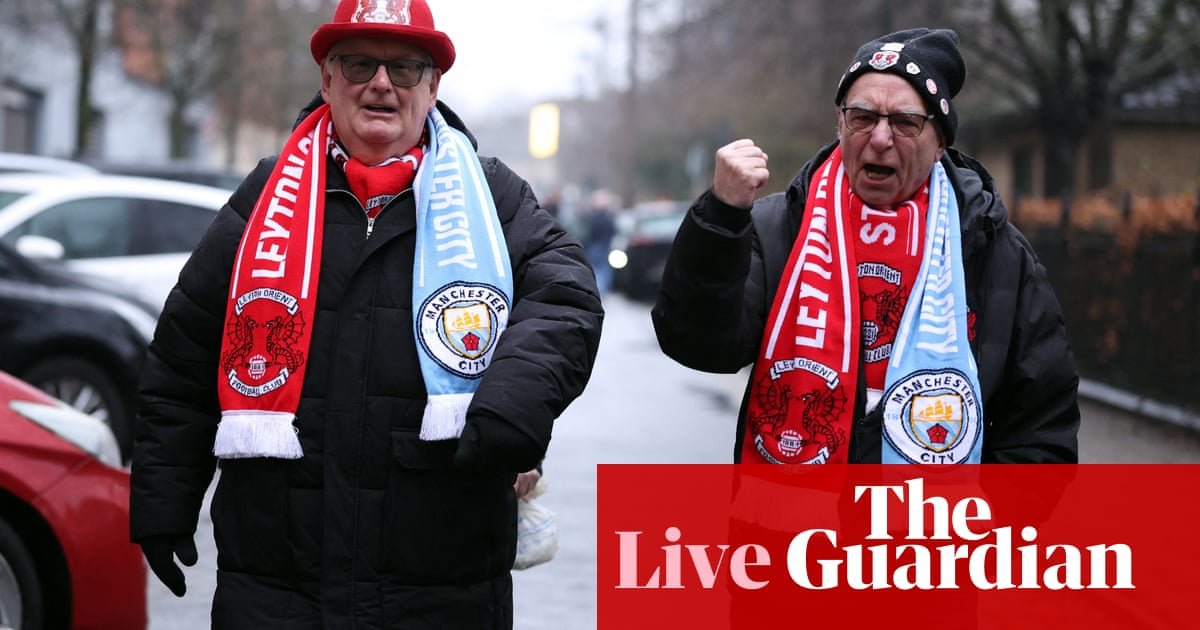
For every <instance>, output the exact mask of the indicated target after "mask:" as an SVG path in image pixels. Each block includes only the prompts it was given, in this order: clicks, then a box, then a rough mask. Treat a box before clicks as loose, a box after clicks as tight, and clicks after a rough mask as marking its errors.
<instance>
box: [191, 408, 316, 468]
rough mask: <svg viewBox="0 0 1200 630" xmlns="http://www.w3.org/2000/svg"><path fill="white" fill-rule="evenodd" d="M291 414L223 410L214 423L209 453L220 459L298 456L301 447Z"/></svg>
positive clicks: (299, 456)
mask: <svg viewBox="0 0 1200 630" xmlns="http://www.w3.org/2000/svg"><path fill="white" fill-rule="evenodd" d="M293 418H295V415H294V414H290V413H279V412H269V411H226V412H223V413H222V414H221V422H220V423H219V424H218V425H217V437H216V440H215V442H214V443H213V454H214V455H216V456H217V457H220V458H223V459H244V458H248V457H278V458H281V459H300V458H301V457H303V456H304V450H303V449H302V448H301V447H300V437H299V435H298V434H297V431H296V429H295V428H293V427H292V419H293Z"/></svg>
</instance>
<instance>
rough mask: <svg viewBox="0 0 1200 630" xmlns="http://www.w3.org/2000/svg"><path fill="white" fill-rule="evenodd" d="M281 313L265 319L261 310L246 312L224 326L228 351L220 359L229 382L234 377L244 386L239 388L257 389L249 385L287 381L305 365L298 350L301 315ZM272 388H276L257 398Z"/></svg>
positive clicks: (283, 310) (302, 331)
mask: <svg viewBox="0 0 1200 630" xmlns="http://www.w3.org/2000/svg"><path fill="white" fill-rule="evenodd" d="M280 310H282V313H278V314H270V313H268V314H267V315H268V316H266V317H264V316H263V311H261V310H259V311H256V312H253V313H252V312H251V311H250V310H249V309H247V310H245V311H243V312H242V313H240V314H236V315H234V317H233V318H232V319H231V320H230V321H229V323H228V324H227V325H226V327H225V334H226V335H227V336H228V337H229V345H228V347H229V350H228V351H227V352H225V353H224V354H223V355H222V356H221V369H222V372H223V373H224V374H228V375H230V378H231V380H232V379H235V378H236V379H237V380H238V381H239V382H241V383H243V384H244V385H245V388H239V389H248V390H256V388H254V386H252V385H250V383H263V382H264V381H266V382H272V381H274V380H276V379H280V378H282V380H286V379H287V376H288V375H289V374H293V373H295V372H296V370H297V369H299V367H300V365H301V364H302V363H304V353H303V352H301V351H300V350H298V349H297V347H298V346H299V345H300V341H301V339H302V337H303V333H304V316H303V314H301V313H300V312H296V313H290V312H288V311H287V310H286V309H280ZM255 315H258V316H257V317H255ZM271 389H275V387H271V388H267V389H265V390H262V391H260V393H259V394H258V395H261V394H263V393H266V392H267V391H270V390H271ZM244 393H247V394H248V395H255V394H253V393H251V392H250V391H244Z"/></svg>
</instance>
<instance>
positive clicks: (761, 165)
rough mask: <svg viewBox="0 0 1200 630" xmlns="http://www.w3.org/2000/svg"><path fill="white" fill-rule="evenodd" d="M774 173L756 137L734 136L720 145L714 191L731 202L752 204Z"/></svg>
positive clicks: (737, 204)
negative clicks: (737, 137)
mask: <svg viewBox="0 0 1200 630" xmlns="http://www.w3.org/2000/svg"><path fill="white" fill-rule="evenodd" d="M770 175H771V174H770V172H769V171H767V154H766V153H765V152H764V151H763V150H762V149H761V148H759V147H758V145H756V144H754V141H753V140H750V139H746V138H743V139H742V140H734V141H733V142H730V143H729V144H727V145H725V146H723V147H721V148H720V149H717V161H716V165H715V172H714V173H713V194H714V195H716V196H717V199H720V200H721V201H724V202H725V203H727V204H729V205H731V206H736V207H738V208H749V207H750V206H752V205H754V194H755V193H756V192H758V189H759V188H762V187H763V186H764V185H766V183H767V179H769V178H770Z"/></svg>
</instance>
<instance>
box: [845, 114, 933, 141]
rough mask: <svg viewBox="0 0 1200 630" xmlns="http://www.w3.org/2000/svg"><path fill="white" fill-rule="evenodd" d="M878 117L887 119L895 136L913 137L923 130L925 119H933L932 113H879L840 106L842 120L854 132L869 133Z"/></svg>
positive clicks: (877, 122)
mask: <svg viewBox="0 0 1200 630" xmlns="http://www.w3.org/2000/svg"><path fill="white" fill-rule="evenodd" d="M880 118H884V119H887V123H888V127H891V129H892V133H894V134H896V135H897V136H904V137H905V138H915V137H917V136H919V135H921V132H922V131H924V130H925V121H927V120H933V118H934V114H902V113H901V114H880V113H879V112H873V111H871V110H869V109H863V108H861V107H843V108H842V120H843V121H845V123H846V127H847V128H849V129H850V131H853V132H856V133H870V132H871V130H873V129H875V125H878V124H879V119H880Z"/></svg>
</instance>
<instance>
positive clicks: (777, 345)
mask: <svg viewBox="0 0 1200 630" xmlns="http://www.w3.org/2000/svg"><path fill="white" fill-rule="evenodd" d="M914 202H916V203H918V204H924V205H927V204H928V197H927V195H921V196H919V197H918V198H917V199H914ZM804 207H805V214H804V221H803V225H802V226H801V228H800V232H799V234H798V237H797V239H796V242H795V244H794V245H793V247H792V251H791V254H790V255H789V257H788V261H787V266H786V267H785V268H784V273H783V282H782V283H781V285H780V289H779V291H778V292H777V293H776V295H775V301H774V304H773V305H772V307H771V312H770V314H769V315H768V317H767V330H766V334H765V335H764V337H763V343H762V347H761V348H760V350H759V354H758V357H757V359H756V361H755V364H754V369H753V372H752V374H751V379H752V387H751V391H750V399H749V404H748V411H747V423H746V434H745V435H744V436H743V441H742V458H741V461H742V462H744V463H776V464H801V463H813V464H821V463H845V462H847V461H848V458H849V455H848V451H849V448H848V445H849V441H850V432H851V426H852V423H853V416H854V400H855V395H856V392H857V381H858V377H859V374H858V370H859V366H860V361H859V352H860V335H861V321H862V320H861V316H860V304H859V288H858V273H857V262H856V257H855V247H854V243H853V241H852V238H853V235H852V234H851V233H850V228H851V227H852V222H851V218H852V217H856V216H859V215H860V214H861V213H862V210H863V203H862V200H861V199H859V198H858V196H856V195H853V194H851V192H850V184H849V181H848V180H846V178H845V173H844V169H843V166H842V152H841V148H840V147H838V148H835V149H834V151H833V153H832V154H831V155H830V156H829V158H828V159H826V161H825V163H824V164H822V165H821V166H820V167H819V168H818V169H817V172H816V174H815V175H814V176H813V180H812V182H811V185H810V186H809V189H808V198H807V200H806V202H805V206H804ZM906 297H907V296H906Z"/></svg>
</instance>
